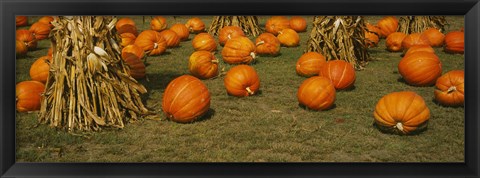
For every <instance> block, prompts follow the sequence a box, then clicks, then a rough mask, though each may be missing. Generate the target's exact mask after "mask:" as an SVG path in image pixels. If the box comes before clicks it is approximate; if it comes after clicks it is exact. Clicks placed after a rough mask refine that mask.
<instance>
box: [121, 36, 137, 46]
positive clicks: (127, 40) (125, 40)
mask: <svg viewBox="0 0 480 178" xmlns="http://www.w3.org/2000/svg"><path fill="white" fill-rule="evenodd" d="M120 38H121V39H122V41H121V42H120V46H122V47H125V46H128V45H132V44H134V43H135V39H137V37H136V36H135V35H134V34H133V33H122V34H120Z"/></svg>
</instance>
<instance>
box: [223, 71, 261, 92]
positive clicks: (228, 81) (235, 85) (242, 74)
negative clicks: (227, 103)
mask: <svg viewBox="0 0 480 178" xmlns="http://www.w3.org/2000/svg"><path fill="white" fill-rule="evenodd" d="M223 84H224V85H225V88H226V89H227V93H228V94H229V95H232V96H236V97H245V96H250V95H254V94H255V93H256V92H257V91H258V89H259V88H260V78H259V77H258V74H257V72H256V71H255V69H254V68H253V67H251V66H248V65H237V66H235V67H232V68H231V69H230V70H229V71H228V72H227V74H226V75H225V78H224V79H223Z"/></svg>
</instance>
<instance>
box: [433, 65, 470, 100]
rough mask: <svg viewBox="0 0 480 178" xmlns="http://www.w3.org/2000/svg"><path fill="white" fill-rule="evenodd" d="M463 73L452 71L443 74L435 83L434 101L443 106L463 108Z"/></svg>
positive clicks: (461, 71)
mask: <svg viewBox="0 0 480 178" xmlns="http://www.w3.org/2000/svg"><path fill="white" fill-rule="evenodd" d="M464 78H465V72H464V71H463V70H452V71H450V72H447V73H446V74H443V75H442V76H441V77H439V78H438V79H437V82H436V83H435V91H434V94H435V100H436V101H437V102H438V103H440V104H442V105H445V106H463V105H464V101H465V98H464V97H465V96H464V91H465V88H464V81H465V79H464Z"/></svg>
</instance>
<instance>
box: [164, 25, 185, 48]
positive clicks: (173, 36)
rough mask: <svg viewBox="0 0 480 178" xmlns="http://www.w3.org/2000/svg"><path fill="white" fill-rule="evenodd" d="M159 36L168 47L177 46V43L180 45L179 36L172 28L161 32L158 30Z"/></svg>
mask: <svg viewBox="0 0 480 178" xmlns="http://www.w3.org/2000/svg"><path fill="white" fill-rule="evenodd" d="M160 36H162V37H163V38H164V39H165V41H166V42H167V47H168V48H172V47H177V46H178V45H180V37H178V35H177V33H175V32H174V31H172V30H169V29H166V30H163V31H162V32H160Z"/></svg>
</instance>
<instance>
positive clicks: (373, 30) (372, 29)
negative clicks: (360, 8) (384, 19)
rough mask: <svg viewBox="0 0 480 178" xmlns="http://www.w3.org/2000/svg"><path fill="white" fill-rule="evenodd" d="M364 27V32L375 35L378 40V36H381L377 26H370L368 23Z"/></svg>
mask: <svg viewBox="0 0 480 178" xmlns="http://www.w3.org/2000/svg"><path fill="white" fill-rule="evenodd" d="M365 27H366V31H367V32H370V33H373V34H375V35H377V36H378V37H379V38H380V36H381V31H380V28H378V26H376V25H372V24H370V23H366V24H365Z"/></svg>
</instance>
